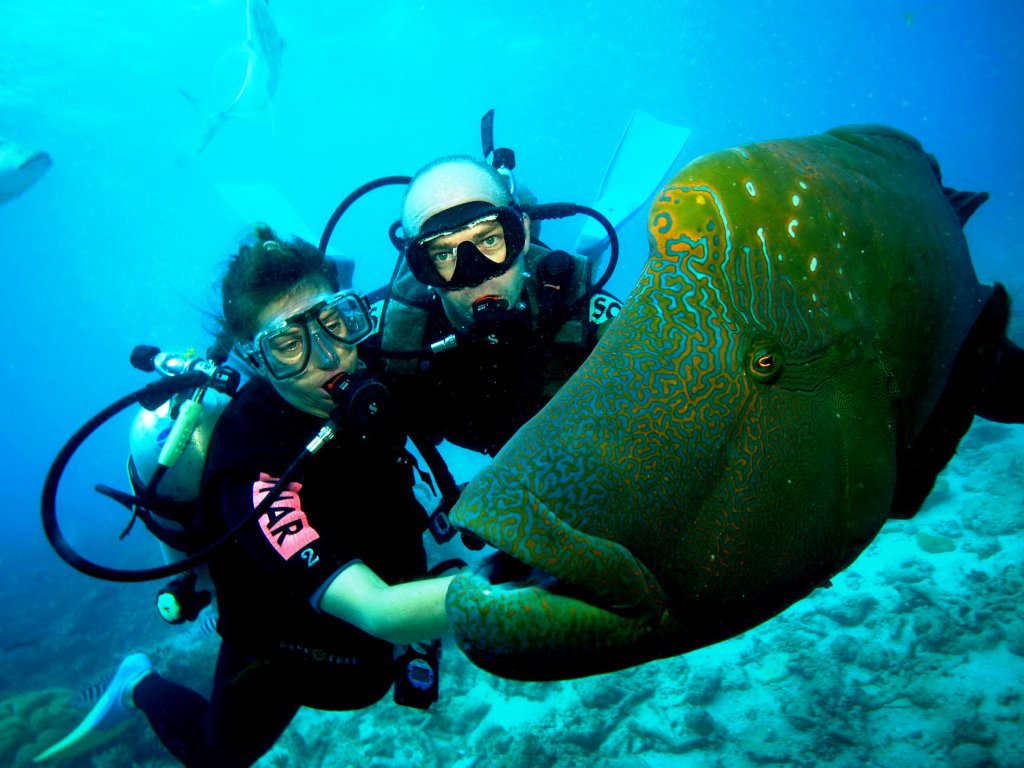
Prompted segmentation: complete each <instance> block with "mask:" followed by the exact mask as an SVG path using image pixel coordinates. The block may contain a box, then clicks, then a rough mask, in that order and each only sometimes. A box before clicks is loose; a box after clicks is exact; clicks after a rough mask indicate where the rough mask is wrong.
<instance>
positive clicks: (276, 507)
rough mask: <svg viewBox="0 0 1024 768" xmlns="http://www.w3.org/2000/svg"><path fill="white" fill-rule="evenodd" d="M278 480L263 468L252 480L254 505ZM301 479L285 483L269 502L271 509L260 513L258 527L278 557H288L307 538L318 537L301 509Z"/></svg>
mask: <svg viewBox="0 0 1024 768" xmlns="http://www.w3.org/2000/svg"><path fill="white" fill-rule="evenodd" d="M276 482H277V478H276V477H271V476H270V475H268V474H267V473H266V472H261V473H260V479H259V480H258V481H257V482H255V483H253V484H252V503H253V507H255V506H256V505H258V504H259V503H260V502H261V501H263V498H264V497H265V496H266V495H267V494H268V493H269V492H270V489H271V488H273V487H274V484H275V483H276ZM301 490H302V484H301V483H288V487H287V488H286V489H285V491H284V492H283V493H282V494H281V495H280V496H279V497H278V498H277V499H276V500H275V501H274V503H273V504H272V505H271V506H270V510H269V511H268V512H267V513H266V514H265V515H263V516H261V517H260V529H261V530H262V531H263V535H264V536H266V537H267V541H268V542H270V546H272V547H273V548H274V549H275V550H276V551H277V554H279V555H280V556H281V557H283V558H284V559H285V560H288V559H289V558H291V557H292V555H294V554H295V553H296V552H298V551H299V550H301V549H302V548H303V547H305V546H307V545H308V544H309V543H310V542H313V541H316V540H317V539H319V538H320V534H319V533H317V532H316V529H314V528H313V527H312V526H310V524H309V521H308V520H307V519H306V513H305V512H303V511H302V500H301V499H300V498H299V491H301Z"/></svg>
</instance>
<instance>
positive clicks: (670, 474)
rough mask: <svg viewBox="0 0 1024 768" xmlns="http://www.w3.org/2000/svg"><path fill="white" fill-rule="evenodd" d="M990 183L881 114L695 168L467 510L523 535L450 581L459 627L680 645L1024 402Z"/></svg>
mask: <svg viewBox="0 0 1024 768" xmlns="http://www.w3.org/2000/svg"><path fill="white" fill-rule="evenodd" d="M985 197H986V195H983V194H972V193H960V192H955V191H954V190H952V189H948V188H944V187H943V186H942V183H941V179H940V176H939V169H938V165H937V163H936V162H935V160H934V159H933V158H932V157H931V156H930V155H928V154H926V153H925V152H924V151H923V149H922V148H921V146H920V144H919V143H918V142H917V141H916V140H915V139H913V138H912V137H910V136H908V135H906V134H903V133H900V132H898V131H895V130H893V129H889V128H884V127H877V126H853V127H846V128H840V129H836V130H833V131H829V132H828V133H825V134H823V135H819V136H812V137H809V138H802V139H789V140H781V141H770V142H764V143H758V144H752V145H749V146H745V147H739V148H734V149H730V150H726V151H722V152H716V153H713V154H709V155H706V156H704V157H701V158H698V159H697V160H695V161H693V162H692V163H690V164H689V165H687V166H686V167H685V168H683V169H682V170H681V171H680V172H679V173H678V174H677V175H676V176H675V177H674V178H673V179H672V180H671V181H670V182H669V183H668V185H667V186H666V187H665V188H664V190H663V191H662V192H661V194H660V195H659V196H658V197H657V199H656V201H655V203H654V205H653V208H652V210H651V214H650V222H649V231H650V244H651V252H650V258H649V260H648V263H647V265H646V267H645V269H644V271H643V273H642V275H641V277H640V280H639V282H638V284H637V286H636V288H635V289H634V290H633V292H632V294H631V295H630V297H629V299H628V300H627V302H626V304H625V306H624V307H623V309H622V311H621V313H620V315H619V317H618V318H617V319H616V320H615V322H614V323H613V325H612V327H611V328H610V329H609V331H608V333H607V334H606V335H605V336H604V338H603V339H602V341H601V342H600V344H598V346H597V348H596V349H595V350H594V352H593V354H592V355H591V356H590V357H589V358H588V359H587V361H586V362H585V363H584V364H583V366H582V367H581V368H580V369H579V371H577V373H576V374H575V375H574V376H573V377H572V378H571V379H570V380H569V381H568V382H567V383H566V385H565V386H564V387H563V388H562V390H561V391H560V392H559V393H558V394H557V395H556V397H555V398H554V399H553V400H552V401H551V402H550V403H549V404H548V406H547V407H546V408H545V409H544V410H542V411H541V412H540V413H539V414H538V415H537V416H536V417H535V418H534V419H532V420H531V421H530V422H529V423H527V424H526V425H525V426H524V427H523V428H522V429H521V430H520V431H519V432H518V433H517V434H516V435H515V436H514V437H513V438H512V440H511V441H510V442H509V443H508V444H507V445H506V446H505V448H504V449H503V450H502V451H501V452H500V453H499V454H498V456H497V457H496V459H495V461H494V462H493V464H492V465H490V466H489V467H488V468H486V469H485V470H484V471H483V472H482V473H481V474H480V476H478V477H477V478H476V479H475V480H474V481H473V482H472V483H471V484H470V485H469V487H468V488H467V489H466V491H465V492H464V494H463V496H462V498H461V500H460V501H459V503H458V504H457V505H456V507H455V508H454V510H453V512H452V518H453V520H454V521H455V523H456V524H457V525H459V526H460V527H462V528H464V529H467V530H470V531H473V532H474V533H476V534H477V535H479V536H481V537H482V538H484V539H485V540H486V541H488V542H489V543H491V544H492V545H494V546H495V547H497V548H498V549H500V550H502V551H503V552H504V553H507V555H508V557H499V558H496V559H495V560H494V561H493V562H492V563H490V564H489V565H487V566H485V567H483V568H481V569H479V570H478V571H477V572H475V573H472V574H464V575H460V576H458V577H456V580H455V581H454V582H453V585H452V587H451V589H450V590H449V592H448V601H447V608H448V613H449V616H450V618H451V620H452V625H453V627H454V632H455V636H456V639H457V641H458V644H459V646H460V647H461V648H462V649H463V650H464V651H465V652H466V653H467V654H468V655H469V657H470V658H471V659H472V660H473V661H474V662H475V663H477V664H479V665H480V666H482V667H484V668H485V669H488V670H491V671H493V672H495V673H496V674H499V675H504V676H508V677H514V678H521V679H564V678H571V677H578V676H583V675H588V674H595V673H600V672H607V671H611V670H616V669H621V668H623V667H627V666H631V665H635V664H640V663H643V662H646V661H650V660H652V659H656V658H662V657H666V656H672V655H676V654H681V653H685V652H687V651H689V650H692V649H695V648H699V647H702V646H705V645H709V644H712V643H715V642H718V641H721V640H723V639H725V638H728V637H731V636H733V635H735V634H738V633H740V632H743V631H745V630H747V629H749V628H751V627H753V626H755V625H757V624H759V623H761V622H763V621H765V620H767V619H769V618H771V617H772V616H774V615H776V614H778V613H779V612H780V611H782V610H784V609H785V608H786V607H787V606H789V605H791V604H792V603H794V602H795V601H797V600H799V599H801V598H802V597H804V596H805V595H807V594H808V593H809V592H811V591H812V590H814V589H815V588H816V587H818V586H820V585H823V584H824V583H826V582H827V581H828V579H829V578H830V577H832V576H833V575H834V574H836V573H837V572H839V571H840V570H842V569H843V568H845V567H846V566H848V565H849V564H850V563H851V562H852V561H853V560H854V559H855V558H856V557H857V556H858V555H859V554H860V553H861V552H862V551H863V549H864V548H865V547H866V546H867V545H868V543H869V542H871V540H872V539H873V538H874V537H875V535H876V534H877V533H878V531H879V529H880V528H881V526H882V524H883V523H884V522H885V521H886V519H888V518H890V517H894V516H898V517H909V516H911V515H913V514H914V513H915V512H916V511H917V509H918V508H919V507H920V505H921V503H922V502H923V500H924V499H925V497H926V496H927V494H928V492H929V491H930V489H931V487H932V484H933V483H934V480H935V477H936V475H937V473H938V472H939V471H940V470H941V468H942V467H943V466H944V465H945V464H946V463H947V462H948V461H949V459H950V458H951V456H952V454H953V452H954V450H955V448H956V445H957V443H958V441H959V440H960V438H961V437H962V436H963V434H964V432H965V431H966V430H967V428H968V426H969V425H970V422H971V419H972V418H973V417H974V415H975V414H979V415H982V416H985V417H989V418H994V419H998V420H1004V421H1021V420H1024V410H1022V408H1021V406H1020V405H1017V404H1016V401H1017V400H1019V399H1020V394H1019V393H1020V392H1021V391H1024V390H1022V389H1021V384H1022V383H1024V363H1022V362H1021V361H1022V358H1024V353H1022V352H1021V350H1020V349H1019V348H1017V347H1015V346H1013V345H1012V344H1010V343H1009V342H1008V341H1007V340H1006V338H1005V331H1006V324H1007V318H1008V313H1009V302H1008V298H1007V296H1006V292H1005V291H1004V290H1003V289H1002V288H1001V287H1000V286H995V287H993V286H983V285H981V284H980V283H979V282H978V279H977V277H976V276H975V272H974V268H973V266H972V264H971V260H970V255H969V253H968V248H967V243H966V240H965V238H964V236H963V232H962V226H963V223H964V222H965V221H966V220H967V218H968V217H969V216H970V215H971V213H973V211H974V210H975V209H976V208H977V206H978V205H980V204H981V203H982V202H983V201H984V199H985ZM1014 388H1016V392H1017V393H1018V394H1016V395H1013V394H1012V393H1013V392H1014Z"/></svg>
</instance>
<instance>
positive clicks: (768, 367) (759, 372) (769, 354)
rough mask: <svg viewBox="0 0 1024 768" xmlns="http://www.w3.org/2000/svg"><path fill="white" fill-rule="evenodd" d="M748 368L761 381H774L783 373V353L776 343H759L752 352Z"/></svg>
mask: <svg viewBox="0 0 1024 768" xmlns="http://www.w3.org/2000/svg"><path fill="white" fill-rule="evenodd" d="M747 370H748V371H749V372H750V375H751V376H753V377H754V378H755V379H757V380H758V381H760V382H763V383H765V384H768V383H770V382H773V381H775V379H777V378H778V377H779V374H780V373H782V355H781V354H780V352H779V350H778V348H777V347H775V346H774V345H770V344H763V345H758V346H756V347H755V348H754V350H753V351H752V352H751V353H750V359H749V361H748V363H747Z"/></svg>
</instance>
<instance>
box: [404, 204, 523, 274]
mask: <svg viewBox="0 0 1024 768" xmlns="http://www.w3.org/2000/svg"><path fill="white" fill-rule="evenodd" d="M424 230H425V231H426V232H427V234H425V235H423V234H421V235H420V236H419V237H417V238H415V239H413V240H411V241H409V242H407V243H406V246H405V258H406V262H407V263H408V265H409V269H410V271H411V272H412V273H413V275H414V276H415V277H416V279H417V280H419V281H420V282H421V283H425V284H426V285H432V286H434V287H437V288H444V289H446V290H459V289H461V288H472V287H474V286H477V285H480V284H481V283H483V282H485V281H487V280H490V279H491V278H492V277H497V276H498V275H501V274H504V273H505V272H507V271H508V269H509V268H510V267H511V266H512V265H513V264H514V263H515V261H516V259H517V258H518V257H519V254H521V253H522V252H523V247H524V245H525V244H526V226H525V224H524V222H523V214H522V213H520V212H519V211H518V210H516V209H515V208H511V207H500V208H499V207H495V206H493V205H490V204H489V203H465V204H463V205H460V206H456V207H455V208H453V209H451V210H450V211H445V212H443V213H441V214H438V215H437V216H435V217H433V218H432V219H430V220H428V221H427V223H426V225H425V227H424Z"/></svg>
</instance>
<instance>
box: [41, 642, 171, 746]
mask: <svg viewBox="0 0 1024 768" xmlns="http://www.w3.org/2000/svg"><path fill="white" fill-rule="evenodd" d="M152 671H153V665H152V663H150V661H149V658H147V657H146V655H145V654H142V653H133V654H131V655H130V656H127V657H125V659H124V661H122V662H121V665H120V666H119V667H118V668H117V672H116V674H115V675H114V677H113V679H112V680H111V681H110V685H109V686H107V690H106V691H104V693H103V695H102V696H101V697H100V699H99V701H97V702H96V705H95V706H94V707H93V708H92V709H91V710H90V712H89V714H87V715H86V716H85V719H84V720H82V722H80V723H79V724H78V727H76V728H75V730H73V731H72V732H71V733H69V734H68V735H67V736H65V737H64V738H63V739H61V740H60V741H58V742H57V743H56V744H54V745H53V746H51V747H49V748H48V749H45V750H43V751H42V752H40V753H39V754H38V755H36V756H35V757H34V758H32V762H33V763H42V762H44V761H46V760H64V759H66V758H69V757H74V756H75V755H81V754H83V753H84V752H88V751H89V750H91V749H95V748H96V747H99V746H102V745H104V744H106V743H107V742H109V741H110V740H111V739H113V738H115V737H116V736H118V735H119V734H121V732H123V731H124V730H125V729H126V728H127V727H128V726H129V725H131V723H132V721H133V720H135V719H136V717H137V716H134V715H133V713H132V711H130V710H128V709H127V708H125V706H124V702H123V701H122V699H123V697H124V694H125V690H126V689H127V688H129V687H133V686H134V685H135V684H136V683H137V682H138V681H139V680H141V679H142V678H143V677H145V676H146V675H148V674H150V673H151V672H152Z"/></svg>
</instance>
